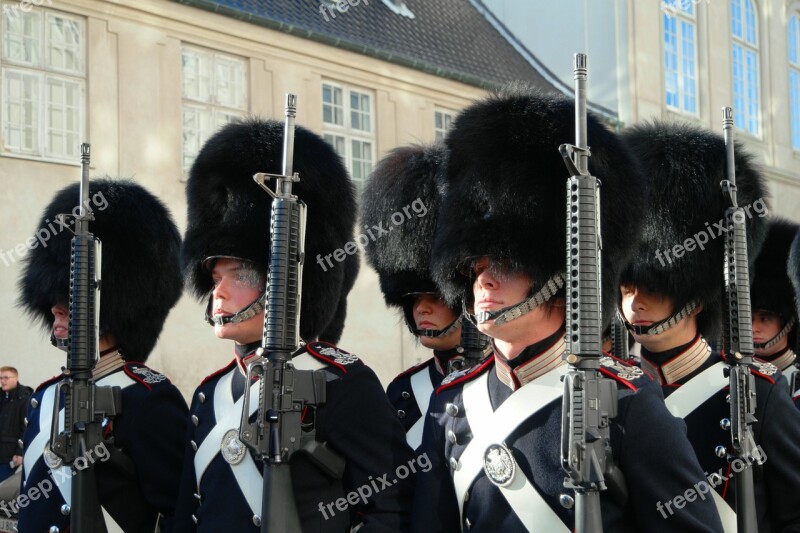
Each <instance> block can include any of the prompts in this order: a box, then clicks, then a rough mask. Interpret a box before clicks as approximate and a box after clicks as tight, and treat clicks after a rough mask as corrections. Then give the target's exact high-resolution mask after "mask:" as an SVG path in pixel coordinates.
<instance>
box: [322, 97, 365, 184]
mask: <svg viewBox="0 0 800 533" xmlns="http://www.w3.org/2000/svg"><path fill="white" fill-rule="evenodd" d="M372 102H373V97H372V94H371V93H369V92H368V91H364V90H361V89H353V88H349V87H345V86H342V85H337V84H334V83H329V82H325V83H323V84H322V130H323V137H324V138H325V140H326V141H327V142H328V143H330V145H331V146H333V149H334V150H336V153H337V154H339V156H340V157H341V158H342V159H343V160H344V161H345V165H346V166H347V169H348V170H349V171H350V175H351V176H352V178H353V182H354V183H355V185H356V187H357V188H359V189H360V188H361V187H362V186H363V185H364V182H365V181H366V179H367V178H368V177H369V174H370V172H372V167H373V165H374V161H375V126H374V118H373V117H374V115H375V113H374V110H373V104H372Z"/></svg>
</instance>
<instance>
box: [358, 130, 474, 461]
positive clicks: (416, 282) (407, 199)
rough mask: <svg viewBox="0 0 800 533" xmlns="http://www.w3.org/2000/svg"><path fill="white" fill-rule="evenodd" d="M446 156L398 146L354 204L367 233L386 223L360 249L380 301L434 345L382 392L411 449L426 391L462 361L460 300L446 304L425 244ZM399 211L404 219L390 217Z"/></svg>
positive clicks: (435, 148) (436, 149)
mask: <svg viewBox="0 0 800 533" xmlns="http://www.w3.org/2000/svg"><path fill="white" fill-rule="evenodd" d="M445 161H446V152H445V149H444V146H441V145H432V146H409V147H403V148H398V149H396V150H394V151H392V152H391V153H389V155H387V156H386V157H384V158H383V160H381V162H380V163H378V165H377V166H376V167H375V170H374V171H373V173H372V176H370V179H369V181H368V182H367V185H366V187H365V188H364V193H363V196H362V202H361V212H362V214H361V224H360V225H361V226H363V227H364V228H365V229H366V230H369V231H370V232H372V231H373V230H374V231H376V232H377V231H379V230H382V229H385V227H386V226H390V227H391V230H392V231H391V232H389V231H386V233H385V234H384V235H382V236H381V237H380V238H377V237H376V239H375V240H374V242H369V243H368V245H367V246H365V250H366V252H367V259H368V261H369V263H370V264H371V265H372V267H373V268H374V269H375V270H376V271H377V272H378V278H379V280H380V286H381V292H383V297H384V300H385V301H386V304H387V305H389V306H391V307H395V308H399V309H401V310H402V312H403V319H404V320H405V323H406V326H408V329H409V331H411V334H412V335H414V337H416V338H417V339H418V340H419V342H420V344H422V345H423V346H424V347H426V348H430V349H431V350H433V357H432V358H431V359H429V360H427V361H425V362H424V363H421V364H419V365H416V366H414V367H413V368H410V369H408V370H406V371H405V372H403V373H401V374H400V375H399V376H397V377H396V378H395V379H394V380H393V381H392V382H391V383H390V384H389V387H388V389H387V394H388V396H389V401H391V402H392V405H394V407H395V408H396V409H397V416H398V417H399V418H400V421H401V422H402V424H403V427H404V428H405V430H406V432H407V433H406V437H407V438H408V443H409V445H411V447H412V448H417V447H418V446H419V445H420V442H421V441H422V427H423V423H424V420H423V417H422V415H423V414H426V413H427V412H428V402H429V400H430V395H431V393H432V392H433V390H434V389H435V388H436V387H438V386H439V385H440V384H441V382H442V379H444V376H445V375H447V374H449V373H450V372H451V371H452V370H460V369H461V368H463V366H464V364H465V359H464V355H465V349H464V347H463V346H462V345H461V332H462V320H461V316H460V315H461V306H460V303H459V304H458V305H457V306H453V307H449V306H448V305H447V304H446V303H445V302H444V300H443V299H442V298H441V295H440V294H439V292H438V290H437V288H436V285H435V284H434V283H433V280H432V279H431V277H430V265H429V262H430V246H431V242H432V240H433V234H434V231H435V229H436V215H437V212H438V209H439V204H440V201H441V191H440V185H441V183H439V181H440V180H437V174H438V173H439V172H441V171H442V169H443V168H444V165H445ZM403 209H405V210H406V212H408V213H409V215H410V216H408V217H404V216H403V217H402V218H401V217H395V215H396V214H397V213H400V214H401V215H402V214H403ZM391 217H395V218H391ZM395 220H398V221H401V223H399V224H394V221H395ZM473 329H474V326H473ZM483 344H485V342H484V343H483Z"/></svg>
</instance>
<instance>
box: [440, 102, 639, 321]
mask: <svg viewBox="0 0 800 533" xmlns="http://www.w3.org/2000/svg"><path fill="white" fill-rule="evenodd" d="M574 105H575V104H574V102H573V100H571V99H567V98H564V97H560V96H553V95H544V94H542V93H539V92H535V91H531V90H528V89H526V88H516V87H513V88H509V89H507V90H505V91H503V92H501V93H500V94H498V95H494V96H490V97H489V98H486V99H485V100H482V101H479V102H477V103H475V104H473V105H471V106H470V107H468V108H467V109H465V110H464V111H463V112H462V113H461V114H460V115H459V116H458V117H457V118H456V120H455V123H454V125H453V129H452V130H451V132H450V134H449V135H448V137H447V141H446V144H447V148H448V149H449V151H450V157H449V159H448V165H447V167H448V168H447V173H446V177H447V186H448V190H447V196H446V197H445V200H444V202H443V205H442V208H441V211H440V213H439V218H438V230H437V233H436V239H435V241H434V245H433V251H432V256H433V261H432V265H433V267H432V273H433V278H434V280H435V281H436V282H437V284H438V285H439V287H440V288H441V289H442V291H443V293H444V295H445V297H446V299H447V300H448V301H450V302H454V301H456V300H457V299H458V298H461V297H462V295H463V294H464V291H465V290H468V288H469V280H468V278H467V277H466V275H465V274H463V273H462V272H460V270H462V269H461V267H463V266H466V263H467V262H468V261H470V260H473V259H474V258H476V257H478V256H483V255H489V256H494V257H497V258H505V259H507V260H510V261H511V262H512V263H513V264H514V266H516V267H517V268H518V269H520V270H521V271H523V272H525V273H526V274H528V275H529V276H530V277H531V279H532V281H533V290H534V291H537V290H539V289H540V288H541V287H542V285H543V284H544V283H546V282H547V281H548V280H549V279H550V278H551V277H552V276H553V275H555V274H556V273H564V272H565V271H566V220H567V215H566V200H567V179H568V178H569V172H568V170H567V167H566V165H565V164H564V160H563V158H562V157H561V154H560V153H559V146H560V145H561V144H564V143H574V142H575V128H574V121H575V108H574ZM587 125H588V144H589V147H590V148H591V157H590V158H589V171H590V172H591V173H592V174H593V175H594V176H596V177H597V178H598V179H599V180H600V181H601V182H602V186H601V188H600V206H601V232H602V237H603V255H602V272H603V280H602V290H603V315H604V319H605V322H606V323H608V321H609V320H610V318H611V316H613V313H614V304H615V299H614V294H615V292H616V290H617V285H616V283H617V280H618V276H619V272H620V269H621V268H622V266H623V265H625V264H627V261H628V259H629V256H630V253H631V252H632V250H633V246H634V244H635V242H636V239H637V236H638V228H639V221H640V220H641V218H642V210H643V204H644V201H643V200H644V198H645V193H644V188H643V180H642V179H641V177H640V174H639V169H638V166H637V163H636V160H635V159H634V158H633V156H632V155H631V154H630V152H629V151H628V149H627V148H626V146H625V145H624V144H623V143H622V141H621V140H620V139H619V137H618V136H617V135H615V134H614V133H612V132H611V131H609V130H608V129H607V128H606V127H605V126H604V125H603V124H601V123H600V121H599V120H598V119H597V118H596V117H594V116H593V115H591V114H590V115H589V116H588V118H587Z"/></svg>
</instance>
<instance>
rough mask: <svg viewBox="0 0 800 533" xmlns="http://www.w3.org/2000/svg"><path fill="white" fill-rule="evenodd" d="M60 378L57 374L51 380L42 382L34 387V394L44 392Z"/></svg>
mask: <svg viewBox="0 0 800 533" xmlns="http://www.w3.org/2000/svg"><path fill="white" fill-rule="evenodd" d="M61 377H62V376H61V374H59V375H57V376H53V377H52V378H50V379H48V380H47V381H44V382H42V383H41V384H40V385H39V386H38V387H36V390H35V391H34V393H37V392H41V391H43V390H45V389H46V388H47V387H49V386H50V385H53V384H54V383H58V381H59V380H60V379H61Z"/></svg>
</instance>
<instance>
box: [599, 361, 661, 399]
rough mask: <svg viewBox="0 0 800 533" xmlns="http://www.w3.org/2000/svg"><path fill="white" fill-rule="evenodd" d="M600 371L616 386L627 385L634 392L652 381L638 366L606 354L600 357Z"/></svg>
mask: <svg viewBox="0 0 800 533" xmlns="http://www.w3.org/2000/svg"><path fill="white" fill-rule="evenodd" d="M600 372H602V373H603V375H605V376H607V377H609V378H611V379H613V380H614V381H616V382H617V384H618V386H624V387H627V388H629V389H630V390H632V391H634V392H636V391H637V390H638V389H639V388H641V387H643V386H644V385H646V384H647V383H649V382H651V381H652V379H651V378H650V377H649V376H648V375H647V374H646V373H645V371H644V370H642V369H641V368H639V367H638V366H634V365H632V364H630V363H628V362H626V361H623V360H622V359H617V358H616V357H614V356H613V355H608V354H605V355H603V356H601V357H600Z"/></svg>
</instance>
